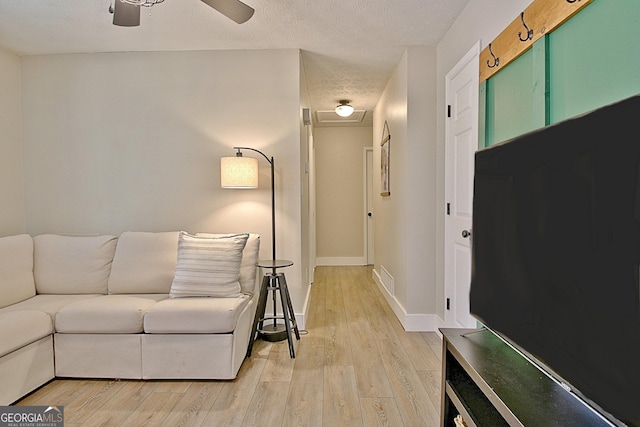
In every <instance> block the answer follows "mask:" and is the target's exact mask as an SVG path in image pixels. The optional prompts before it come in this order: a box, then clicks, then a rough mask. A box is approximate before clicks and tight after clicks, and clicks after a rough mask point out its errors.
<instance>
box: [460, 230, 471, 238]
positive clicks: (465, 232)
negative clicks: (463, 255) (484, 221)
mask: <svg viewBox="0 0 640 427" xmlns="http://www.w3.org/2000/svg"><path fill="white" fill-rule="evenodd" d="M469 236H471V230H462V237H464V238H465V239H466V238H467V237H469Z"/></svg>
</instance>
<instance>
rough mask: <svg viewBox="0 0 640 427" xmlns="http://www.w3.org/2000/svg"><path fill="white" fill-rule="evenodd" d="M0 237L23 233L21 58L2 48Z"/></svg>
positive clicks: (0, 56) (0, 81)
mask: <svg viewBox="0 0 640 427" xmlns="http://www.w3.org/2000/svg"><path fill="white" fill-rule="evenodd" d="M0 76H1V78H0V236H8V235H12V234H19V233H24V231H25V223H24V221H25V216H24V181H23V177H22V176H23V174H22V133H21V126H20V125H21V114H20V108H21V97H20V85H21V79H20V58H19V57H18V56H17V55H15V54H13V53H11V52H9V51H6V50H3V49H1V48H0Z"/></svg>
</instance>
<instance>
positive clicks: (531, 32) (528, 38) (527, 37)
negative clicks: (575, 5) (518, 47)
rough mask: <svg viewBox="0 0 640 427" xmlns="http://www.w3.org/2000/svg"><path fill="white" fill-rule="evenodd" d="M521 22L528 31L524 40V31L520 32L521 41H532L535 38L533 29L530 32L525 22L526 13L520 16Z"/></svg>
mask: <svg viewBox="0 0 640 427" xmlns="http://www.w3.org/2000/svg"><path fill="white" fill-rule="evenodd" d="M567 1H569V0H567ZM574 1H575V0H574ZM520 20H521V21H522V25H523V26H524V29H525V30H527V36H526V37H524V38H523V37H522V31H518V38H519V39H520V41H521V42H526V41H527V40H531V39H532V38H533V30H532V29H531V30H530V29H529V27H527V24H526V22H524V12H522V13H521V14H520Z"/></svg>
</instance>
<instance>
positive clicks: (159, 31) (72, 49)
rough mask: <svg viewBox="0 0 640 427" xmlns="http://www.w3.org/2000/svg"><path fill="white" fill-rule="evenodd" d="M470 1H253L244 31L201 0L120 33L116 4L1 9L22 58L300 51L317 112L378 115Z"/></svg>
mask: <svg viewBox="0 0 640 427" xmlns="http://www.w3.org/2000/svg"><path fill="white" fill-rule="evenodd" d="M468 2H469V0H245V3H246V4H248V5H249V6H251V7H253V8H254V9H255V10H256V12H255V14H254V16H253V17H252V18H251V19H250V20H249V21H248V22H247V23H245V24H241V25H238V24H236V23H235V22H233V21H231V20H230V19H228V18H226V17H224V16H222V15H221V14H219V13H218V12H216V11H215V10H213V9H211V8H210V7H209V6H207V5H206V4H204V3H202V2H201V1H200V0H166V1H165V2H164V3H162V4H159V5H156V6H154V7H153V8H151V9H150V12H151V15H149V11H148V10H147V9H143V10H142V16H141V24H140V26H139V27H134V28H124V27H116V26H114V25H112V15H110V14H109V13H108V8H109V3H110V0H0V46H2V47H4V48H6V49H9V50H10V51H13V52H16V53H17V54H19V55H36V54H52V53H80V52H126V51H164V50H209V49H277V48H298V49H301V50H302V60H303V64H304V69H305V74H306V77H307V83H308V87H309V95H310V98H311V109H312V111H314V112H315V111H316V110H330V109H332V108H333V107H335V105H337V104H338V100H340V99H349V100H351V104H352V105H353V106H354V107H355V108H356V109H364V110H367V114H366V116H365V121H364V122H365V123H370V122H371V110H373V108H374V106H375V104H376V102H377V101H378V99H379V98H380V95H381V93H382V90H383V89H384V86H385V84H386V82H387V80H388V79H389V77H390V75H391V73H392V72H393V69H394V68H395V66H396V65H397V63H398V61H399V60H400V57H401V55H402V52H403V51H404V49H405V47H406V46H419V45H432V46H433V45H436V44H437V43H438V41H439V40H440V39H441V38H442V36H443V35H444V34H445V33H446V31H447V30H448V29H449V27H450V26H451V24H452V23H453V21H454V20H455V18H456V16H457V15H458V14H459V13H460V11H461V10H462V9H463V8H464V7H465V6H466V4H467V3H468Z"/></svg>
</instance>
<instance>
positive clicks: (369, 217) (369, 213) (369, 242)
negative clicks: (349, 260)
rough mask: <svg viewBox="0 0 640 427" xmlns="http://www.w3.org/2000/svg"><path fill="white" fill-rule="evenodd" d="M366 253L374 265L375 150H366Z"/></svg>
mask: <svg viewBox="0 0 640 427" xmlns="http://www.w3.org/2000/svg"><path fill="white" fill-rule="evenodd" d="M364 173H365V176H364V191H365V193H364V199H365V200H364V203H365V206H364V214H365V226H364V251H365V255H366V259H365V261H366V263H367V265H373V241H374V240H373V222H374V217H373V148H370V147H366V148H365V149H364Z"/></svg>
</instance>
